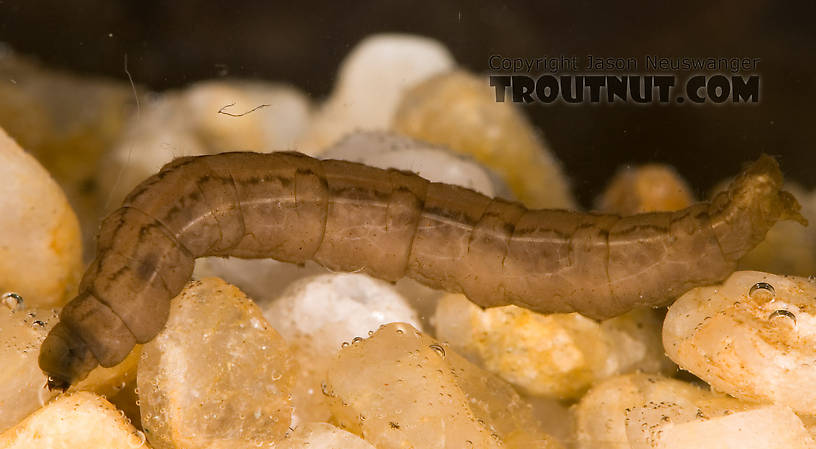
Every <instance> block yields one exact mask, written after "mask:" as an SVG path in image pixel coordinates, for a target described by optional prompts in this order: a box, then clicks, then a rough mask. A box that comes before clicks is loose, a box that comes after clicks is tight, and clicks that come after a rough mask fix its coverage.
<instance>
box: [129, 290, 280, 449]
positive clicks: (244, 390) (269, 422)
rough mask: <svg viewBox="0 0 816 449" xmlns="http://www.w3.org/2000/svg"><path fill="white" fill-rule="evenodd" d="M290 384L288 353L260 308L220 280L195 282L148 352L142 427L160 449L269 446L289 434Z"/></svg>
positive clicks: (141, 385)
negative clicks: (176, 448)
mask: <svg viewBox="0 0 816 449" xmlns="http://www.w3.org/2000/svg"><path fill="white" fill-rule="evenodd" d="M292 383H293V362H292V358H291V354H290V352H289V349H288V347H287V345H286V343H285V342H284V340H283V338H281V336H280V335H278V333H277V332H275V330H274V329H272V327H271V326H270V325H269V323H267V322H266V320H265V319H264V317H263V314H262V313H261V310H260V309H259V308H258V307H257V306H256V305H255V304H254V303H253V302H252V301H251V300H250V299H248V298H247V297H246V296H244V294H243V293H242V292H241V291H240V290H238V289H237V288H236V287H233V286H231V285H229V284H226V283H225V282H223V281H222V280H220V279H217V278H207V279H202V280H201V281H194V282H192V283H190V284H188V286H187V287H186V288H185V289H184V290H183V291H182V292H181V294H179V296H177V297H176V298H174V299H173V301H172V303H171V308H170V317H169V319H168V321H167V325H166V326H165V328H164V330H162V331H161V332H160V333H159V335H158V336H157V337H156V338H155V339H154V340H152V341H151V342H149V343H147V344H146V345H144V347H143V350H142V359H141V360H140V361H139V371H138V375H137V384H138V389H139V391H138V394H139V401H140V406H141V417H142V427H143V428H144V430H145V433H146V434H147V436H148V440H149V441H150V443H151V444H152V445H153V446H154V447H156V448H167V449H169V448H175V447H184V448H190V449H196V448H209V447H246V445H250V447H251V445H264V444H271V443H274V442H275V441H277V440H279V439H281V438H283V436H284V435H285V434H286V432H287V431H288V428H289V425H290V420H291V414H292V407H291V405H290V399H289V395H290V391H291V387H292Z"/></svg>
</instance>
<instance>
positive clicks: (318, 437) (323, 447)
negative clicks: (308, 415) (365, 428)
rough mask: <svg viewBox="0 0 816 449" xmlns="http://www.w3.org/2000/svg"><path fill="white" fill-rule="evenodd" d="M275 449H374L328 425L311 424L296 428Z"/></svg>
mask: <svg viewBox="0 0 816 449" xmlns="http://www.w3.org/2000/svg"><path fill="white" fill-rule="evenodd" d="M275 449H375V448H374V446H372V445H371V443H368V442H367V441H365V440H363V439H362V438H360V437H358V436H357V435H354V434H353V433H350V432H346V431H345V430H343V429H339V428H337V427H335V426H333V425H331V424H329V423H324V422H311V423H306V424H304V425H301V426H298V427H297V428H296V429H295V430H294V431H293V432H292V433H291V434H290V435H287V436H286V439H284V440H282V441H280V442H279V443H277V445H276V446H275Z"/></svg>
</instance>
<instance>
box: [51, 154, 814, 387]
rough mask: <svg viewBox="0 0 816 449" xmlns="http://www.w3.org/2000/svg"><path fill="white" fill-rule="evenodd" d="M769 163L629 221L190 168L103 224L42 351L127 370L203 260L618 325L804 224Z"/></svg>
mask: <svg viewBox="0 0 816 449" xmlns="http://www.w3.org/2000/svg"><path fill="white" fill-rule="evenodd" d="M781 184H782V175H781V173H780V171H779V168H778V166H777V164H776V162H775V161H774V160H773V159H772V158H770V157H767V156H764V157H762V158H761V159H760V160H758V161H757V162H755V163H754V164H753V165H752V166H750V167H749V168H748V169H747V170H746V171H745V172H744V173H743V174H741V175H740V176H738V177H737V179H736V180H735V181H734V182H733V184H732V185H731V187H730V189H729V190H728V191H727V192H723V193H721V194H720V195H719V196H717V197H716V198H715V199H714V200H713V201H712V202H711V203H700V204H696V205H693V206H691V207H689V208H687V209H683V210H680V211H676V212H667V213H649V214H641V215H634V216H630V217H619V216H616V215H599V214H587V213H579V212H570V211H562V210H528V209H526V208H525V207H524V206H522V205H521V204H518V203H512V202H508V201H505V200H502V199H491V198H488V197H486V196H484V195H481V194H479V193H476V192H474V191H471V190H468V189H465V188H462V187H456V186H452V185H447V184H440V183H431V182H429V181H427V180H425V179H423V178H420V177H419V176H417V175H415V174H412V173H407V172H401V171H397V170H382V169H377V168H372V167H368V166H365V165H362V164H357V163H352V162H346V161H335V160H323V161H321V160H318V159H313V158H311V157H308V156H305V155H302V154H298V153H270V154H259V153H222V154H217V155H210V156H199V157H188V158H182V159H177V160H175V161H173V162H171V163H170V164H168V165H166V166H165V167H163V168H162V170H161V171H160V172H159V173H157V174H156V175H154V176H152V177H151V178H149V179H147V180H146V181H144V182H143V183H142V184H140V185H139V186H137V187H136V188H135V189H134V191H133V192H132V193H131V194H130V195H129V196H128V197H127V198H126V199H125V201H124V204H123V206H122V207H121V208H120V209H118V210H117V211H115V212H114V213H113V214H111V215H110V216H109V217H108V218H107V219H106V220H105V221H104V222H103V224H102V226H101V229H100V232H99V236H98V244H97V256H96V259H95V260H94V261H93V263H92V264H91V266H90V267H89V269H88V271H87V272H86V273H85V276H84V278H83V280H82V283H81V285H80V294H79V296H77V298H75V299H74V300H72V301H71V302H70V303H69V304H68V305H67V306H66V307H65V309H64V310H63V312H62V314H61V322H60V324H58V325H57V326H56V327H55V328H54V330H52V332H51V334H49V337H48V338H47V339H46V340H45V342H44V343H43V346H42V349H41V352H40V366H41V368H42V369H43V370H44V371H45V372H46V373H47V374H49V375H50V376H51V377H52V378H53V379H54V385H55V386H65V385H68V384H70V383H73V382H75V381H77V380H79V379H82V378H83V377H85V376H86V375H87V373H88V371H90V369H92V368H93V367H94V366H95V365H96V364H97V363H98V364H100V365H102V366H111V365H115V364H117V363H119V362H120V361H121V360H123V359H124V358H125V357H126V356H127V354H128V353H129V352H130V350H131V349H132V348H133V346H134V344H136V343H144V342H147V341H149V340H151V339H152V338H153V337H154V336H155V335H156V334H157V333H158V332H159V331H160V330H161V329H162V327H163V326H164V323H165V321H166V320H167V314H168V310H169V302H170V299H171V298H173V297H174V296H176V295H177V294H178V293H179V292H180V291H181V289H182V288H183V287H184V285H185V284H186V283H187V281H189V279H190V276H191V273H192V270H193V263H194V260H195V258H197V257H202V256H213V255H215V256H235V257H243V258H274V259H278V260H282V261H286V262H292V263H303V262H305V261H307V260H310V259H311V260H315V261H317V262H318V263H320V264H322V265H324V266H326V267H328V268H330V269H332V270H336V271H358V270H360V271H363V272H365V273H368V274H370V275H372V276H375V277H378V278H381V279H385V280H389V281H396V280H398V279H400V278H402V277H404V276H410V277H412V278H414V279H417V280H419V281H420V282H423V283H425V284H427V285H429V286H431V287H434V288H438V289H444V290H447V291H450V292H457V293H458V292H461V293H464V294H465V295H467V296H468V298H470V300H472V301H473V302H474V303H476V304H479V305H480V306H483V307H492V306H499V305H507V304H516V305H519V306H522V307H526V308H529V309H532V310H535V311H538V312H545V313H550V312H571V311H577V312H580V313H582V314H585V315H587V316H590V317H593V318H598V319H601V318H609V317H612V316H616V315H618V314H621V313H624V312H626V311H628V310H630V309H632V308H633V307H636V306H658V305H663V304H666V303H668V302H669V301H671V300H672V299H673V298H675V297H677V296H679V295H680V294H682V293H683V292H685V291H686V290H688V289H690V288H693V287H696V286H700V285H705V284H710V283H713V282H717V281H720V280H722V279H724V278H725V277H726V276H728V275H729V274H730V273H731V272H732V271H733V270H734V268H735V266H736V261H737V259H739V257H741V256H742V255H743V254H744V253H745V252H747V251H748V250H750V249H751V248H753V247H754V246H755V245H756V244H757V243H758V242H759V241H761V240H762V238H763V237H764V235H765V233H766V231H767V230H768V229H769V228H770V226H772V225H773V224H774V223H775V222H776V221H777V220H780V219H796V220H800V221H803V219H802V218H801V216H800V215H799V213H798V209H799V205H798V204H797V203H796V201H795V200H794V199H793V197H792V196H790V195H789V194H788V193H787V192H783V191H780V190H779V188H780V186H781Z"/></svg>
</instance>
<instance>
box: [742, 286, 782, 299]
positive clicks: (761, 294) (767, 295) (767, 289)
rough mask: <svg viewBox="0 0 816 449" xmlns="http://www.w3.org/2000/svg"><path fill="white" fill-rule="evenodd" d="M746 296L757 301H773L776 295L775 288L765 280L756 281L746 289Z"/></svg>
mask: <svg viewBox="0 0 816 449" xmlns="http://www.w3.org/2000/svg"><path fill="white" fill-rule="evenodd" d="M748 296H750V297H751V299H755V300H758V301H773V299H774V298H775V297H776V290H774V287H773V285H771V284H769V283H767V282H757V283H756V284H754V285H753V286H751V289H750V290H748Z"/></svg>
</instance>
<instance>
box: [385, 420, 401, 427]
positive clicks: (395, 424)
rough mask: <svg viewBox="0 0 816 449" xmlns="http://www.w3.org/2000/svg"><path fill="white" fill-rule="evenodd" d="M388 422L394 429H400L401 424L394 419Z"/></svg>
mask: <svg viewBox="0 0 816 449" xmlns="http://www.w3.org/2000/svg"><path fill="white" fill-rule="evenodd" d="M388 424H389V425H390V426H391V428H392V429H399V428H400V426H399V424H397V423H395V422H394V421H389V422H388Z"/></svg>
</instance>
